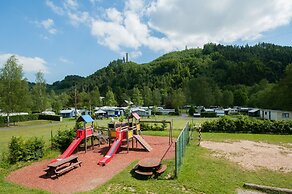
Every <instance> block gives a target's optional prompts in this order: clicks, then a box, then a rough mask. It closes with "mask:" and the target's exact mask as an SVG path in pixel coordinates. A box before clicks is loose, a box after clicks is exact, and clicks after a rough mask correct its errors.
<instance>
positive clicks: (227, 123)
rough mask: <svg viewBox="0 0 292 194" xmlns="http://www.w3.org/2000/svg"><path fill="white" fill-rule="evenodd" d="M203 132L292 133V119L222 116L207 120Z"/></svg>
mask: <svg viewBox="0 0 292 194" xmlns="http://www.w3.org/2000/svg"><path fill="white" fill-rule="evenodd" d="M202 132H226V133H256V134H283V135H286V134H292V121H284V120H279V121H270V120H259V119H251V118H249V117H246V116H241V117H239V118H238V119H235V118H230V117H226V116H224V117H221V118H220V119H219V120H214V121H207V122H205V123H203V125H202Z"/></svg>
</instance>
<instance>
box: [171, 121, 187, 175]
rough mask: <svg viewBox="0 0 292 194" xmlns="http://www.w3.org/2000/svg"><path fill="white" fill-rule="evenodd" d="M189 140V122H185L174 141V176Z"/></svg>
mask: <svg viewBox="0 0 292 194" xmlns="http://www.w3.org/2000/svg"><path fill="white" fill-rule="evenodd" d="M189 141H190V124H189V123H187V124H186V126H185V127H184V129H183V130H182V131H181V132H180V135H179V136H178V138H177V140H176V142H175V172H174V173H175V177H178V173H179V170H180V167H181V165H182V162H183V161H182V160H183V156H184V153H185V149H186V146H187V145H188V144H189Z"/></svg>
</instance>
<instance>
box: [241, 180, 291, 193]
mask: <svg viewBox="0 0 292 194" xmlns="http://www.w3.org/2000/svg"><path fill="white" fill-rule="evenodd" d="M243 186H244V187H245V188H249V189H255V190H259V191H264V192H268V193H282V194H292V190H291V189H286V188H278V187H269V186H264V185H256V184H252V183H244V185H243Z"/></svg>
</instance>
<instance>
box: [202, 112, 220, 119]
mask: <svg viewBox="0 0 292 194" xmlns="http://www.w3.org/2000/svg"><path fill="white" fill-rule="evenodd" d="M201 117H208V118H212V117H217V114H216V113H215V112H201Z"/></svg>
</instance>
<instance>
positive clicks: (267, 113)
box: [260, 109, 292, 120]
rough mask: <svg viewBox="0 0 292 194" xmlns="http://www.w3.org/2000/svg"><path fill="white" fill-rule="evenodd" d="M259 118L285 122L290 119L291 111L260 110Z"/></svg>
mask: <svg viewBox="0 0 292 194" xmlns="http://www.w3.org/2000/svg"><path fill="white" fill-rule="evenodd" d="M260 117H261V118H262V119H268V120H286V119H292V112H291V111H283V110H270V109H261V110H260Z"/></svg>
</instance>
